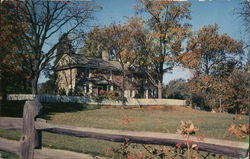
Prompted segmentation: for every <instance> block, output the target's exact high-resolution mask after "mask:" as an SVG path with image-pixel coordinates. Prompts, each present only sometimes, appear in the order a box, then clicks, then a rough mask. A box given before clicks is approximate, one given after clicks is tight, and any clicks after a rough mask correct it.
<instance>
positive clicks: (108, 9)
mask: <svg viewBox="0 0 250 159" xmlns="http://www.w3.org/2000/svg"><path fill="white" fill-rule="evenodd" d="M94 1H95V2H96V3H97V4H100V5H101V6H102V10H100V11H98V12H97V13H95V20H94V21H93V23H94V24H95V25H99V26H104V25H109V24H110V23H112V22H116V23H123V22H124V21H126V18H129V17H131V16H133V15H135V10H134V9H133V6H134V5H135V4H136V0H94ZM188 1H189V2H191V3H192V5H191V8H190V9H191V11H192V12H191V15H192V20H190V24H192V26H193V27H192V28H193V30H198V29H200V28H201V27H202V26H204V25H210V24H215V23H217V24H218V25H219V26H220V33H227V34H228V35H229V36H231V37H233V38H234V39H237V40H242V39H243V36H244V32H243V30H244V26H242V25H243V23H242V22H241V20H240V18H239V17H238V15H236V14H235V13H236V12H235V9H236V8H240V7H241V4H240V3H241V2H242V0H204V1H198V0H188ZM176 78H184V79H187V78H190V73H189V71H188V70H183V68H178V67H177V68H175V69H174V70H173V73H171V74H170V73H166V74H165V75H164V83H165V84H166V83H168V82H169V81H170V80H172V79H176ZM40 81H41V82H42V81H44V78H43V77H42V78H41V80H40Z"/></svg>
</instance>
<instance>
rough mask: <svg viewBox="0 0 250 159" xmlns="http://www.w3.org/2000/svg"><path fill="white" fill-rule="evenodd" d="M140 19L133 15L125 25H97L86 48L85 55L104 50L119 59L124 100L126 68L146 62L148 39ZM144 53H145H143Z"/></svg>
mask: <svg viewBox="0 0 250 159" xmlns="http://www.w3.org/2000/svg"><path fill="white" fill-rule="evenodd" d="M141 25H142V23H141V21H140V19H138V18H136V17H133V18H131V19H130V20H129V21H128V22H127V23H125V24H124V25H120V24H111V25H110V26H106V27H103V28H98V27H95V28H93V30H92V31H91V32H90V33H88V36H87V39H86V40H85V45H84V48H83V49H82V50H81V51H80V52H83V53H84V54H85V55H89V56H94V57H101V54H102V51H106V52H108V53H109V56H110V57H111V58H113V60H117V61H119V63H120V65H121V72H122V74H121V75H122V82H121V96H122V101H123V102H124V101H125V100H124V91H125V81H124V79H125V77H126V71H127V70H126V69H127V68H128V67H130V66H134V67H135V65H137V66H138V65H141V64H142V63H146V61H147V59H146V56H142V55H145V52H142V50H143V51H146V49H145V48H146V47H149V46H146V45H145V44H146V43H147V41H148V39H147V36H146V34H145V30H143V28H142V27H141ZM143 53H144V54H143Z"/></svg>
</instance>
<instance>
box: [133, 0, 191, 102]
mask: <svg viewBox="0 0 250 159" xmlns="http://www.w3.org/2000/svg"><path fill="white" fill-rule="evenodd" d="M189 7H190V3H187V2H177V1H172V0H170V1H158V0H141V1H139V4H138V6H137V10H138V11H140V12H142V13H146V14H147V15H149V19H148V20H147V24H148V26H149V27H150V29H151V36H152V37H153V38H154V41H155V46H154V47H155V51H154V57H153V58H152V61H153V63H154V65H155V67H154V68H155V73H156V76H155V77H154V78H156V79H157V81H158V98H162V82H163V75H164V73H166V72H168V71H171V70H172V69H173V67H174V65H175V57H176V56H177V55H178V54H179V53H180V52H181V51H182V41H183V40H184V39H185V38H186V37H187V36H188V33H189V27H190V25H189V24H188V23H185V20H188V19H191V16H190V10H189Z"/></svg>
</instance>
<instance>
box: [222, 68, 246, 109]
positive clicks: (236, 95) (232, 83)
mask: <svg viewBox="0 0 250 159" xmlns="http://www.w3.org/2000/svg"><path fill="white" fill-rule="evenodd" d="M249 77H250V76H249V73H247V72H246V71H244V70H238V69H235V70H234V71H233V72H232V74H231V75H230V76H229V77H228V78H227V80H226V82H225V87H226V89H227V91H226V92H225V94H224V95H223V97H222V100H223V108H225V109H227V110H229V112H232V113H240V112H241V111H245V112H248V113H249V109H248V108H249V81H250V79H249Z"/></svg>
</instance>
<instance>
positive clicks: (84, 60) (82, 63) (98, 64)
mask: <svg viewBox="0 0 250 159" xmlns="http://www.w3.org/2000/svg"><path fill="white" fill-rule="evenodd" d="M68 56H69V57H70V59H71V60H68V61H67V64H65V65H62V66H59V65H58V64H57V65H56V66H55V70H62V69H68V68H72V67H89V68H101V69H107V70H117V71H119V70H120V71H121V70H122V66H121V64H120V63H119V61H104V60H103V59H101V58H96V57H89V56H84V55H83V54H70V55H68ZM62 58H64V56H62ZM62 58H61V59H62ZM61 59H60V60H61ZM60 60H59V61H60ZM128 70H129V69H128V65H127V64H125V71H128Z"/></svg>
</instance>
